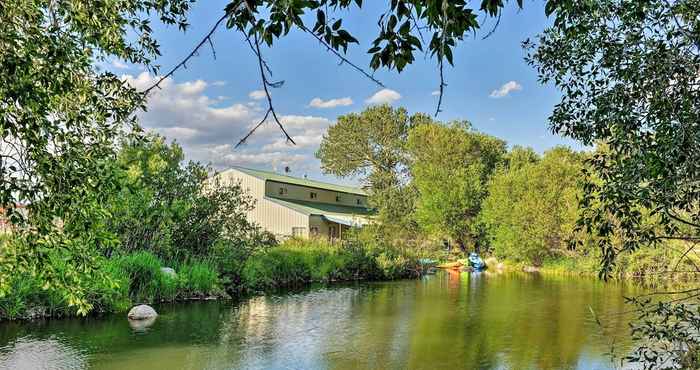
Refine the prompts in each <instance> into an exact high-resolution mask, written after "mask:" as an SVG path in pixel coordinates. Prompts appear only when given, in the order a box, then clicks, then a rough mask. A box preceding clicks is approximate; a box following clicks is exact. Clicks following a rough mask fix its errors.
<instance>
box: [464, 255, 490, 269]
mask: <svg viewBox="0 0 700 370" xmlns="http://www.w3.org/2000/svg"><path fill="white" fill-rule="evenodd" d="M468 260H469V266H471V267H472V268H474V270H476V271H481V270H483V269H485V268H486V263H484V260H482V259H481V257H479V255H478V254H476V253H470V254H469V258H468Z"/></svg>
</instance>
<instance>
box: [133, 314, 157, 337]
mask: <svg viewBox="0 0 700 370" xmlns="http://www.w3.org/2000/svg"><path fill="white" fill-rule="evenodd" d="M128 321H129V326H130V327H131V330H133V331H134V332H136V333H145V332H147V331H148V328H149V327H150V326H151V325H153V323H155V322H156V318H155V317H149V318H147V319H143V320H128Z"/></svg>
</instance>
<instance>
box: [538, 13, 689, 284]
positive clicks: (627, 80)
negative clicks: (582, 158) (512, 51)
mask: <svg viewBox="0 0 700 370" xmlns="http://www.w3.org/2000/svg"><path fill="white" fill-rule="evenodd" d="M699 15H700V7H699V6H698V3H697V1H691V0H681V1H673V2H669V1H665V0H648V1H639V2H629V1H621V0H605V1H595V2H575V3H573V2H572V3H571V4H569V5H567V6H566V7H562V8H560V9H559V10H558V11H557V13H556V17H555V21H554V25H553V26H552V27H551V28H549V29H547V30H546V31H545V32H544V33H543V34H542V35H541V36H540V38H539V39H538V41H537V42H536V43H532V42H528V43H526V44H525V45H526V47H528V48H529V61H530V63H531V64H532V65H534V66H535V67H536V68H537V70H538V73H539V75H540V78H541V79H542V80H543V81H545V82H548V81H551V82H554V83H555V84H556V85H557V86H558V87H560V88H561V90H562V92H563V95H562V99H561V102H560V103H559V104H557V106H556V107H555V110H554V112H553V113H552V115H551V117H550V124H551V126H552V129H553V130H555V131H556V132H559V133H561V134H564V135H568V136H570V137H572V138H574V139H577V140H580V141H581V142H582V143H583V144H586V145H592V144H594V143H602V144H604V145H605V146H606V147H607V150H604V151H598V152H597V153H596V154H595V155H594V156H593V158H592V159H591V160H590V165H591V167H592V169H593V171H594V173H592V174H591V176H590V177H589V181H588V183H587V185H586V187H585V196H584V198H583V207H584V209H585V213H584V214H583V219H582V226H583V227H584V228H585V229H586V230H587V231H588V232H590V233H592V234H595V235H598V236H600V239H599V240H600V247H601V248H602V250H603V252H604V256H605V258H604V265H603V269H602V275H603V276H607V275H608V274H609V273H610V271H612V269H613V267H614V263H615V257H616V255H617V254H618V253H620V252H625V251H631V250H635V249H636V248H638V247H639V246H641V245H645V244H649V243H656V242H658V241H660V240H664V239H666V238H689V239H692V238H694V237H696V236H697V234H698V231H700V213H699V212H698V209H700V208H698V205H699V204H698V202H699V200H700V182H698V181H697V179H698V178H700V167H698V166H697V163H699V160H700V153H698V151H697V150H696V148H698V146H700V126H698V124H697V123H698V122H700V90H699V89H698V77H697V74H698V70H699V69H700V50H699V49H698V45H700V36H698V35H699V33H698V29H697V27H698V23H697V22H696V20H697V18H698V16H699ZM645 209H647V210H650V211H651V212H652V215H658V216H659V217H660V219H661V224H662V225H663V226H664V227H663V228H662V229H661V230H662V232H661V233H659V232H657V231H656V230H655V229H654V228H649V227H646V226H645V224H644V223H643V219H644V218H643V217H640V215H641V213H642V212H643V210H645ZM614 225H616V226H617V227H613V226H614ZM681 225H685V226H690V227H691V229H681V228H680V226H681ZM682 230H683V231H684V232H681V231H682ZM613 239H618V240H622V241H623V245H622V246H621V247H620V248H615V246H614V243H613V242H612V241H613Z"/></svg>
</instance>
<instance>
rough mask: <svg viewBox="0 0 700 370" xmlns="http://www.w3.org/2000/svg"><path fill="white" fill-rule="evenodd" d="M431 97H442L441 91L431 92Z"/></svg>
mask: <svg viewBox="0 0 700 370" xmlns="http://www.w3.org/2000/svg"><path fill="white" fill-rule="evenodd" d="M430 95H432V96H438V95H440V91H439V90H435V91H433V92H431V93H430Z"/></svg>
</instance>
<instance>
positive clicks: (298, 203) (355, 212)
mask: <svg viewBox="0 0 700 370" xmlns="http://www.w3.org/2000/svg"><path fill="white" fill-rule="evenodd" d="M265 199H267V200H269V201H272V202H275V203H277V204H279V205H282V206H285V207H288V208H291V209H293V210H295V211H297V212H300V213H303V214H305V215H330V216H368V215H372V214H373V213H374V212H372V210H371V209H368V208H365V207H353V206H343V205H338V204H327V203H318V202H310V201H306V200H293V199H279V198H273V197H265Z"/></svg>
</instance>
